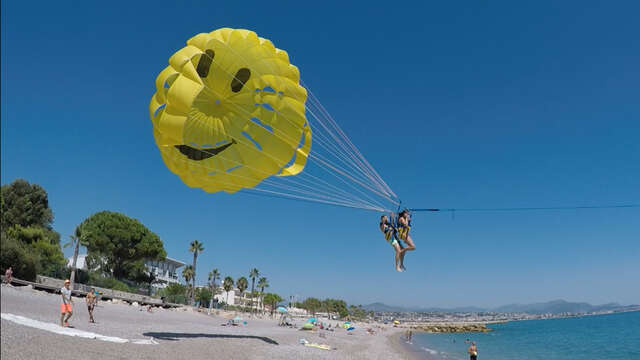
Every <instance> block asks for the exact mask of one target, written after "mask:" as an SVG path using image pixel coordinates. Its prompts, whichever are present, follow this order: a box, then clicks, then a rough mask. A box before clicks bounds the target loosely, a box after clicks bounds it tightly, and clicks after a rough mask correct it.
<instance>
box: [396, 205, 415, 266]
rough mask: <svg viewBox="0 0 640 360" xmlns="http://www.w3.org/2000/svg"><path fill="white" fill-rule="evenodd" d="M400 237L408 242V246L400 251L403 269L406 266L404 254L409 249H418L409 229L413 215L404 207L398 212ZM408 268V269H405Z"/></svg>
mask: <svg viewBox="0 0 640 360" xmlns="http://www.w3.org/2000/svg"><path fill="white" fill-rule="evenodd" d="M397 224H398V229H397V233H398V238H399V239H400V240H402V241H404V242H405V244H407V247H406V248H404V249H402V251H401V253H400V264H401V267H402V269H405V268H404V256H405V253H406V252H407V251H413V250H415V249H416V246H415V245H414V244H413V239H411V235H410V234H409V231H410V230H411V215H410V214H409V210H407V209H404V210H402V211H401V212H400V214H398V221H397ZM405 270H406V269H405Z"/></svg>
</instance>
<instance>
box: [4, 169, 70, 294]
mask: <svg viewBox="0 0 640 360" xmlns="http://www.w3.org/2000/svg"><path fill="white" fill-rule="evenodd" d="M0 203H1V204H0V207H1V209H2V216H1V220H0V223H1V230H0V243H1V246H0V248H1V251H0V267H1V269H2V271H3V272H4V270H5V269H6V268H8V267H9V266H11V267H12V268H13V273H14V276H15V277H18V278H23V279H25V280H31V281H33V280H35V278H36V275H37V274H42V275H47V276H61V275H64V274H65V272H66V269H65V268H66V266H65V265H66V263H65V259H64V254H63V253H62V249H61V247H60V234H58V233H57V232H55V231H54V230H53V228H52V224H53V211H52V210H51V208H50V207H49V198H48V194H47V192H46V191H45V189H44V188H43V187H41V186H40V185H38V184H30V183H29V182H28V181H26V180H24V179H18V180H15V181H14V182H12V183H11V184H9V185H2V189H1V191H0Z"/></svg>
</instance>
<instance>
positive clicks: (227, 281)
mask: <svg viewBox="0 0 640 360" xmlns="http://www.w3.org/2000/svg"><path fill="white" fill-rule="evenodd" d="M222 288H223V289H224V291H225V292H226V293H227V304H229V291H231V290H233V278H232V277H231V276H227V277H226V278H224V281H223V282H222Z"/></svg>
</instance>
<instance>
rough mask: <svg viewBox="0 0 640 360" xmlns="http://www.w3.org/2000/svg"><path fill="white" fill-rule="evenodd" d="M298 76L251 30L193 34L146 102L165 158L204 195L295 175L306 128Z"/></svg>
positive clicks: (304, 150) (306, 142) (306, 145)
mask: <svg viewBox="0 0 640 360" xmlns="http://www.w3.org/2000/svg"><path fill="white" fill-rule="evenodd" d="M299 81H300V73H299V72H298V69H297V68H296V67H295V66H294V65H291V64H290V63H289V56H288V55H287V53H286V52H285V51H283V50H280V49H277V48H275V47H274V46H273V44H272V43H271V42H270V41H269V40H266V39H263V38H260V37H258V36H257V35H256V34H255V33H254V32H251V31H248V30H238V29H229V28H223V29H218V30H215V31H213V32H211V33H203V34H198V35H196V36H194V37H192V38H191V39H189V41H187V46H186V47H184V48H182V49H181V50H179V51H178V52H176V53H175V54H174V55H173V56H172V57H171V58H170V59H169V66H168V67H166V68H165V69H164V70H163V71H162V72H161V73H160V74H159V75H158V77H157V79H156V93H155V94H154V96H153V97H152V99H151V103H150V105H149V111H150V116H151V121H152V123H153V133H154V138H155V141H156V145H157V146H158V149H159V150H160V153H161V155H162V159H163V161H164V163H165V164H166V166H167V167H168V168H169V169H170V170H171V171H172V172H174V173H175V174H176V175H178V176H179V177H180V178H181V179H182V181H183V182H184V183H185V184H187V185H188V186H191V187H199V188H202V189H203V190H204V191H207V192H217V191H225V192H228V193H233V192H236V191H238V190H240V189H243V188H250V187H253V186H256V185H258V184H259V183H260V182H261V181H262V180H264V179H265V178H268V177H270V176H274V175H277V176H289V175H296V174H298V173H300V172H301V171H302V170H303V169H304V166H305V164H306V160H307V156H308V154H309V151H310V149H311V130H310V128H309V125H308V123H307V120H306V117H305V102H306V99H307V91H306V90H305V89H304V88H303V87H302V86H300V84H299Z"/></svg>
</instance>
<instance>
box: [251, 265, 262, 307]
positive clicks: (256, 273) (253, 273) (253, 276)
mask: <svg viewBox="0 0 640 360" xmlns="http://www.w3.org/2000/svg"><path fill="white" fill-rule="evenodd" d="M258 277H260V271H258V269H256V268H253V269H251V271H249V278H250V279H251V308H252V309H253V295H254V292H253V289H254V287H253V286H254V285H255V283H256V278H258Z"/></svg>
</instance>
